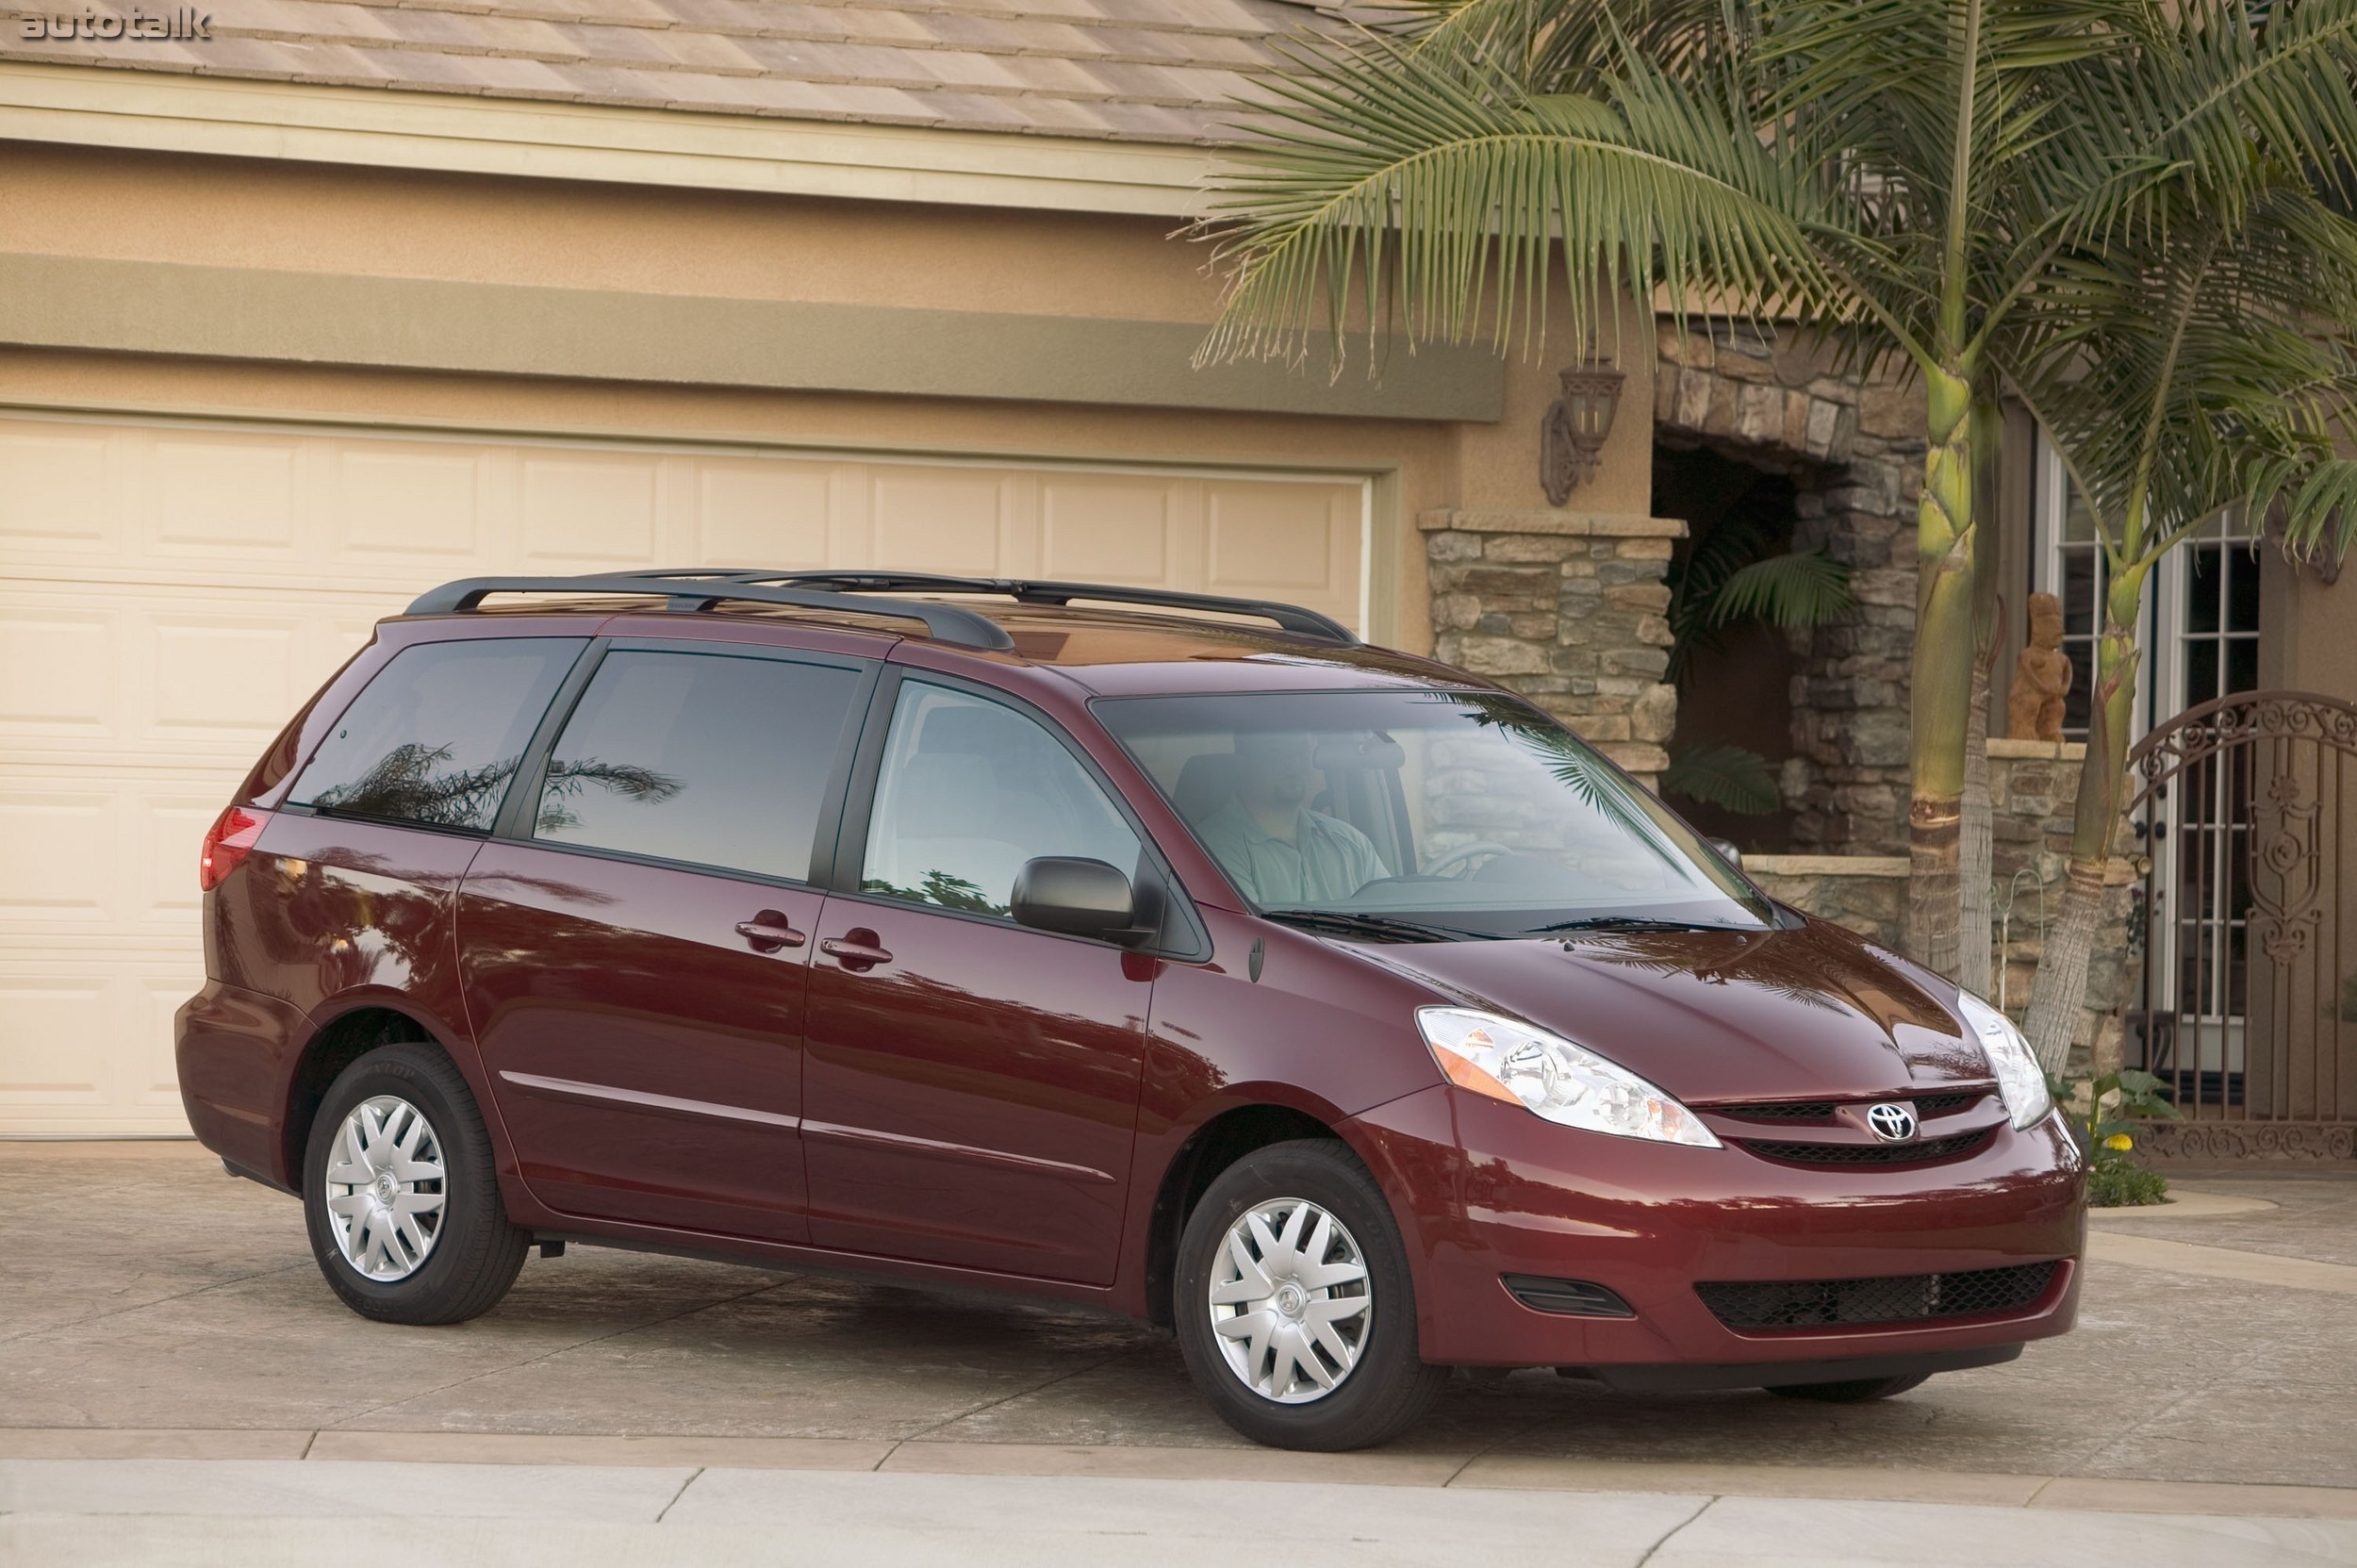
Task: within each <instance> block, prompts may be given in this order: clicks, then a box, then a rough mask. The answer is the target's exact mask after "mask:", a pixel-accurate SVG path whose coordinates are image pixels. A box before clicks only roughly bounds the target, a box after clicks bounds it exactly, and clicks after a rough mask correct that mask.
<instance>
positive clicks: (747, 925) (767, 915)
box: [736, 909, 810, 953]
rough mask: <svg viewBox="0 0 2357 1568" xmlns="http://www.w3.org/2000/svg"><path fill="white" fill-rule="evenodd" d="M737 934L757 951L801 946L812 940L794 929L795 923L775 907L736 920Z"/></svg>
mask: <svg viewBox="0 0 2357 1568" xmlns="http://www.w3.org/2000/svg"><path fill="white" fill-rule="evenodd" d="M736 934H737V935H739V936H741V937H743V938H744V939H745V945H746V946H747V947H749V948H750V949H753V951H755V952H757V953H773V952H776V951H777V950H778V949H780V948H799V947H800V946H801V945H802V944H803V943H805V942H807V941H809V940H810V938H809V937H808V936H806V935H804V934H803V933H800V932H799V931H796V930H795V929H794V923H793V922H792V921H791V920H788V919H787V918H786V917H785V916H783V915H781V914H779V913H778V912H777V911H776V910H774V909H765V910H763V911H762V912H761V913H760V914H758V915H756V916H753V917H752V918H751V919H750V920H739V921H737V922H736Z"/></svg>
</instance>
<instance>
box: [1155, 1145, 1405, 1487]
mask: <svg viewBox="0 0 2357 1568" xmlns="http://www.w3.org/2000/svg"><path fill="white" fill-rule="evenodd" d="M1176 1288H1177V1292H1178V1299H1177V1301H1176V1302H1175V1303H1174V1306H1175V1308H1176V1312H1175V1315H1176V1317H1177V1320H1178V1343H1179V1347H1180V1349H1181V1350H1182V1351H1183V1352H1184V1353H1185V1356H1186V1360H1187V1370H1188V1371H1189V1372H1190V1373H1192V1374H1193V1375H1194V1378H1195V1387H1196V1388H1198V1389H1200V1390H1201V1391H1202V1393H1203V1396H1204V1398H1205V1399H1206V1400H1207V1401H1209V1402H1210V1404H1211V1408H1212V1410H1214V1411H1217V1412H1218V1413H1219V1416H1220V1418H1221V1419H1222V1420H1224V1421H1226V1422H1227V1423H1228V1425H1229V1426H1230V1427H1233V1428H1235V1429H1236V1430H1238V1431H1239V1432H1242V1433H1243V1434H1244V1436H1246V1437H1248V1438H1251V1439H1253V1440H1254V1441H1255V1442H1258V1443H1265V1444H1270V1445H1271V1446H1273V1447H1278V1448H1309V1449H1319V1450H1327V1451H1333V1450H1340V1449H1346V1448H1364V1447H1369V1446H1371V1445H1373V1444H1378V1443H1384V1442H1387V1441H1389V1440H1390V1439H1392V1438H1393V1437H1396V1436H1398V1435H1399V1433H1401V1432H1402V1431H1404V1430H1406V1429H1407V1428H1409V1426H1410V1425H1412V1424H1413V1423H1414V1422H1415V1421H1416V1420H1417V1418H1418V1417H1420V1416H1422V1415H1423V1414H1424V1412H1425V1411H1426V1410H1428V1409H1430V1408H1431V1404H1432V1401H1433V1399H1434V1398H1435V1397H1437V1396H1438V1395H1439V1394H1440V1391H1441V1387H1442V1384H1443V1383H1444V1382H1446V1380H1447V1378H1448V1371H1447V1369H1446V1368H1445V1367H1433V1366H1426V1365H1425V1364H1424V1363H1423V1362H1421V1361H1419V1360H1417V1358H1416V1298H1415V1288H1414V1286H1413V1284H1412V1283H1411V1282H1410V1281H1409V1274H1408V1254H1407V1249H1406V1248H1405V1247H1404V1246H1402V1245H1401V1244H1400V1239H1399V1231H1398V1230H1397V1228H1396V1227H1395V1226H1393V1223H1392V1215H1391V1206H1390V1205H1389V1204H1388V1203H1387V1202H1385V1201H1384V1198H1383V1194H1382V1191H1381V1190H1380V1189H1379V1188H1377V1187H1376V1184H1375V1179H1374V1178H1373V1177H1372V1176H1370V1175H1368V1174H1367V1170H1366V1167H1365V1166H1363V1165H1361V1164H1360V1163H1359V1162H1358V1160H1356V1159H1355V1158H1353V1157H1352V1155H1351V1153H1350V1151H1349V1150H1348V1149H1347V1148H1345V1147H1343V1145H1342V1144H1340V1143H1336V1142H1332V1141H1329V1140H1326V1139H1304V1140H1300V1141H1297V1142H1293V1143H1283V1144H1273V1145H1271V1146H1269V1147H1266V1148H1262V1149H1257V1150H1255V1151H1254V1152H1252V1153H1250V1154H1247V1155H1245V1156H1244V1158H1243V1159H1242V1160H1239V1161H1238V1162H1237V1163H1236V1164H1233V1165H1230V1166H1229V1167H1228V1169H1227V1170H1225V1171H1223V1172H1221V1173H1220V1175H1219V1178H1218V1180H1214V1181H1213V1182H1212V1183H1211V1190H1210V1191H1208V1192H1206V1193H1205V1194H1204V1195H1203V1200H1202V1201H1201V1202H1200V1203H1198V1204H1197V1205H1196V1206H1195V1212H1194V1213H1192V1214H1190V1215H1189V1216H1188V1218H1187V1228H1186V1233H1185V1235H1184V1236H1183V1237H1182V1238H1181V1240H1180V1242H1179V1246H1178V1280H1177V1285H1176Z"/></svg>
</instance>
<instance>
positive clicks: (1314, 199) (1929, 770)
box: [1204, 0, 2357, 974]
mask: <svg viewBox="0 0 2357 1568" xmlns="http://www.w3.org/2000/svg"><path fill="white" fill-rule="evenodd" d="M1407 14H1408V15H1409V21H1408V22H1407V23H1405V24H1404V25H1401V26H1399V27H1397V28H1396V29H1393V30H1390V31H1362V32H1360V33H1357V34H1353V35H1350V36H1345V37H1338V38H1328V39H1326V40H1323V41H1310V42H1306V43H1304V44H1302V45H1301V46H1300V47H1299V51H1298V55H1297V58H1296V59H1295V62H1294V63H1295V65H1296V67H1297V69H1296V71H1295V72H1294V73H1293V74H1288V75H1286V76H1285V77H1283V78H1281V79H1279V80H1277V81H1276V82H1274V83H1272V84H1271V85H1272V88H1273V91H1274V92H1275V94H1276V104H1275V107H1274V109H1273V111H1272V117H1271V119H1270V120H1269V121H1268V122H1267V123H1266V129H1265V134H1264V136H1263V137H1262V139H1261V140H1259V141H1258V142H1257V143H1255V144H1253V145H1250V146H1248V147H1247V148H1245V149H1244V151H1242V152H1241V153H1239V154H1238V155H1237V156H1236V157H1235V158H1234V159H1233V160H1232V161H1231V162H1230V163H1229V164H1228V165H1227V166H1226V167H1225V168H1224V169H1223V171H1222V172H1221V173H1218V174H1217V175H1215V176H1214V179H1213V182H1212V184H1213V193H1212V198H1211V206H1210V208H1209V214H1210V215H1209V217H1208V218H1207V219H1206V232H1207V233H1209V234H1210V235H1211V236H1213V237H1214V238H1215V239H1216V240H1217V242H1218V246H1219V255H1220V256H1221V257H1222V258H1223V260H1224V262H1225V264H1226V265H1227V266H1228V268H1229V272H1230V276H1229V291H1228V298H1227V303H1226V308H1225V311H1224V313H1223V315H1222V318H1221V321H1220V322H1219V324H1218V325H1217V326H1216V327H1215V328H1214V330H1213V333H1212V335H1211V339H1210V340H1209V341H1208V342H1207V344H1206V345H1205V350H1204V352H1205V355H1206V356H1207V357H1222V356H1235V355H1260V356H1268V357H1277V358H1292V359H1298V358H1300V357H1302V356H1304V355H1306V354H1307V353H1308V352H1309V349H1310V344H1311V343H1312V342H1313V341H1315V340H1316V339H1317V338H1318V335H1319V334H1320V333H1321V332H1324V333H1327V334H1330V335H1331V336H1330V338H1329V339H1328V341H1330V343H1331V344H1332V345H1333V352H1335V353H1336V354H1337V355H1339V354H1340V353H1342V352H1343V344H1344V343H1345V341H1346V340H1347V338H1348V337H1349V336H1351V335H1355V334H1357V333H1360V332H1363V333H1365V334H1366V335H1367V337H1368V340H1369V344H1370V348H1372V345H1373V343H1374V341H1375V340H1376V338H1377V337H1378V336H1379V335H1380V334H1383V333H1385V332H1397V333H1401V334H1404V335H1405V336H1406V337H1407V338H1408V339H1409V341H1410V342H1411V343H1413V342H1415V341H1418V340H1428V339H1445V340H1463V339H1466V338H1475V337H1487V338H1490V339H1492V340H1493V341H1495V342H1497V343H1498V344H1500V345H1501V346H1502V347H1503V346H1506V345H1509V344H1512V343H1515V342H1517V341H1520V342H1522V343H1523V344H1524V345H1525V347H1527V346H1528V345H1529V344H1530V341H1531V338H1532V336H1533V334H1534V333H1537V332H1541V331H1543V329H1544V319H1543V313H1544V310H1545V307H1546V300H1547V297H1548V293H1549V290H1550V288H1551V287H1552V284H1553V282H1554V280H1555V279H1556V277H1557V276H1558V272H1559V276H1560V279H1561V282H1562V284H1563V286H1564V288H1565V289H1566V297H1567V299H1568V306H1567V307H1565V308H1567V309H1568V314H1569V316H1570V321H1569V322H1568V326H1569V329H1570V336H1571V337H1572V338H1573V339H1574V341H1575V342H1579V343H1583V344H1584V343H1590V342H1595V343H1599V344H1601V343H1602V342H1603V341H1604V335H1605V334H1606V333H1607V332H1608V331H1610V330H1613V329H1612V328H1609V327H1607V325H1606V323H1607V322H1618V321H1619V319H1620V316H1619V305H1617V303H1616V302H1617V301H1620V300H1623V299H1624V298H1626V297H1627V296H1629V295H1630V294H1632V293H1633V294H1634V296H1635V297H1636V298H1637V299H1638V300H1640V301H1644V300H1650V299H1653V298H1655V297H1656V292H1658V293H1660V294H1662V295H1665V296H1666V300H1667V304H1668V306H1669V308H1670V310H1671V313H1672V314H1673V316H1676V317H1679V318H1681V319H1682V318H1684V316H1685V315H1686V314H1687V313H1688V312H1689V310H1693V309H1696V308H1702V307H1707V308H1709V309H1714V310H1724V311H1729V312H1732V313H1735V314H1738V315H1741V316H1746V317H1749V318H1752V319H1754V320H1755V321H1765V320H1767V319H1770V318H1782V317H1796V318H1798V319H1801V320H1803V321H1804V322H1808V323H1809V324H1810V325H1811V326H1812V327H1813V328H1814V329H1815V330H1817V331H1820V332H1822V333H1824V334H1826V335H1827V336H1828V337H1830V338H1833V339H1834V340H1835V341H1836V342H1838V344H1840V345H1841V346H1842V347H1843V348H1844V349H1845V350H1846V351H1847V352H1848V353H1849V354H1850V355H1853V356H1854V362H1855V363H1860V364H1865V365H1869V366H1874V367H1877V368H1879V367H1884V366H1887V365H1892V364H1896V365H1898V366H1901V367H1904V369H1905V370H1907V371H1911V372H1912V373H1913V374H1915V375H1918V376H1920V378H1921V379H1922V381H1923V383H1924V387H1925V392H1926V403H1927V407H1928V414H1929V421H1928V424H1929V428H1928V436H1929V446H1928V450H1927V454H1926V456H1925V460H1924V476H1923V494H1922V500H1921V503H1920V507H1919V510H1918V514H1917V524H1916V552H1917V561H1918V569H1919V579H1920V582H1919V591H1918V599H1917V616H1916V650H1915V662H1914V668H1913V675H1912V679H1911V682H1910V687H1909V693H1910V694H1909V703H1910V708H1911V714H1910V718H1911V722H1912V737H1911V759H1910V761H1911V767H1912V774H1913V783H1912V799H1911V801H1910V804H1909V839H1910V843H1909V851H1910V856H1911V858H1912V861H1913V865H1914V873H1913V877H1912V880H1911V889H1910V897H1909V900H1908V938H1907V942H1908V948H1909V950H1910V952H1911V953H1912V955H1913V956H1915V957H1916V958H1918V959H1919V960H1920V961H1922V962H1924V963H1926V964H1928V965H1930V966H1932V967H1934V968H1936V969H1938V970H1939V971H1941V972H1942V973H1947V974H1953V973H1954V972H1955V971H1956V967H1957V962H1958V910H1959V907H1960V899H1959V887H1958V856H1959V842H1958V837H1959V834H1958V823H1959V816H1960V801H1961V797H1962V794H1963V788H1964V781H1965V755H1966V730H1967V711H1968V708H1969V707H1970V691H1971V685H1972V665H1973V652H1974V640H1975V639H1974V635H1973V633H1974V626H1973V620H1974V617H1973V613H1972V610H1973V560H1974V555H1975V546H1976V533H1977V531H1976V529H1975V527H1974V516H1975V514H1974V509H1973V504H1972V467H1973V465H1972V454H1971V441H1972V426H1973V422H1974V421H1972V420H1971V418H1970V408H1971V404H1972V402H1973V395H1974V393H1975V390H1976V389H1978V390H1981V391H1984V392H1986V390H1988V389H1989V388H1992V387H1994V386H1995V385H1996V382H1997V379H1998V378H1999V377H2000V376H2001V375H2003V374H2006V373H2009V372H2010V371H2012V370H2013V369H2014V368H2015V367H2016V364H2017V361H2018V354H2019V351H2018V347H2017V344H2018V339H2019V333H2018V332H2017V324H2016V319H2017V317H2018V316H2019V314H2020V313H2021V312H2022V311H2023V310H2024V309H2025V307H2026V305H2028V304H2030V303H2032V302H2035V301H2036V299H2037V298H2038V297H2039V295H2040V294H2041V292H2042V291H2043V290H2044V289H2047V288H2049V287H2050V286H2052V285H2053V284H2054V283H2056V282H2057V281H2058V280H2061V279H2064V278H2066V277H2067V272H2066V269H2067V267H2068V265H2069V262H2070V259H2071V258H2074V257H2077V256H2084V255H2087V254H2096V255H2101V254H2102V252H2103V250H2104V248H2105V247H2106V246H2107V245H2109V244H2110V243H2112V242H2113V241H2114V240H2116V239H2118V238H2119V237H2120V236H2122V235H2123V234H2126V233H2128V232H2130V231H2132V230H2134V229H2136V227H2137V226H2138V225H2139V224H2141V223H2149V222H2150V221H2151V217H2152V215H2153V214H2154V213H2155V212H2156V211H2157V209H2158V206H2157V204H2161V203H2163V202H2165V201H2166V200H2167V199H2168V196H2169V193H2170V192H2172V191H2174V192H2183V193H2185V195H2186V196H2187V198H2188V199H2191V200H2196V201H2213V202H2217V203H2220V204H2224V205H2226V206H2230V207H2231V206H2234V205H2235V204H2236V202H2237V201H2238V200H2239V198H2238V196H2237V194H2236V193H2237V191H2238V190H2240V189H2241V188H2242V186H2243V185H2244V184H2245V183H2246V182H2247V181H2248V180H2249V179H2250V176H2251V169H2250V160H2249V158H2248V157H2245V156H2244V154H2245V151H2246V149H2248V148H2250V147H2252V146H2254V145H2255V146H2256V147H2257V148H2258V149H2259V150H2260V151H2262V152H2263V153H2265V154H2266V155H2267V156H2268V157H2272V158H2274V159H2276V160H2277V161H2278V162H2280V163H2281V164H2282V165H2283V166H2285V167H2292V168H2312V169H2326V168H2333V167H2336V163H2335V159H2336V158H2337V157H2339V155H2340V152H2341V150H2342V149H2345V148H2348V147H2350V146H2357V91H2352V81H2353V80H2357V0H2301V4H2299V6H2298V7H2296V8H2293V7H2278V8H2273V9H2272V10H2271V11H2268V12H2266V17H2267V20H2266V25H2264V26H2257V27H2254V25H2252V15H2253V13H2252V11H2251V9H2250V8H2248V7H2247V5H2246V3H2245V0H2170V3H2168V4H2161V3H2159V0H1426V3H1425V4H1423V5H1421V6H1419V7H1417V8H1413V9H1411V10H1410V11H1409V12H1408V13H1407ZM1336 369H1337V371H1338V372H1339V370H1340V364H1339V362H1338V363H1337V366H1336ZM1983 939H1984V938H1983V936H1982V935H1980V934H1979V933H1976V934H1975V937H1974V940H1976V941H1979V940H1983Z"/></svg>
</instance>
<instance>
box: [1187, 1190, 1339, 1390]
mask: <svg viewBox="0 0 2357 1568" xmlns="http://www.w3.org/2000/svg"><path fill="white" fill-rule="evenodd" d="M1374 1327H1375V1296H1374V1295H1373V1294H1372V1292H1371V1291H1370V1288H1369V1285H1368V1280H1367V1264H1366V1260H1365V1258H1364V1257H1362V1256H1361V1255H1360V1251H1359V1241H1358V1238H1357V1237H1355V1236H1353V1235H1352V1234H1351V1233H1350V1231H1349V1230H1348V1229H1347V1228H1345V1227H1344V1226H1343V1222H1342V1221H1341V1220H1338V1219H1336V1218H1335V1217H1334V1216H1333V1215H1332V1214H1329V1213H1327V1212H1326V1211H1325V1210H1323V1209H1321V1208H1319V1207H1318V1206H1317V1205H1316V1204H1314V1203H1311V1202H1310V1201H1309V1200H1308V1199H1307V1198H1300V1197H1280V1198H1276V1199H1274V1200H1272V1201H1270V1202H1267V1203H1262V1204H1259V1205H1257V1206H1255V1207H1253V1208H1251V1209H1247V1210H1246V1211H1244V1213H1243V1214H1242V1215H1241V1216H1239V1217H1238V1218H1237V1220H1236V1223H1235V1224H1233V1225H1231V1226H1229V1227H1228V1237H1227V1240H1226V1242H1225V1243H1224V1244H1223V1245H1222V1246H1221V1247H1220V1255H1219V1261H1218V1263H1215V1264H1214V1265H1213V1266H1212V1269H1211V1332H1212V1333H1213V1334H1214V1335H1215V1336H1216V1337H1217V1338H1218V1341H1219V1348H1220V1353H1221V1354H1222V1355H1224V1356H1226V1357H1227V1358H1228V1370H1229V1371H1230V1372H1233V1373H1234V1374H1235V1375H1236V1376H1237V1378H1240V1379H1241V1380H1242V1381H1243V1383H1244V1387H1246V1388H1248V1389H1250V1390H1251V1391H1252V1392H1253V1393H1255V1394H1257V1395H1261V1397H1262V1398H1263V1399H1274V1400H1276V1401H1277V1403H1278V1404H1280V1405H1306V1404H1308V1403H1310V1401H1311V1400H1313V1399H1323V1398H1325V1397H1326V1396H1327V1395H1329V1394H1331V1393H1333V1392H1334V1391H1335V1390H1336V1389H1337V1388H1339V1387H1341V1386H1342V1381H1343V1378H1347V1377H1349V1376H1350V1369H1351V1368H1352V1367H1354V1366H1357V1365H1358V1364H1359V1357H1360V1352H1362V1351H1364V1350H1365V1349H1366V1346H1367V1335H1368V1333H1369V1332H1370V1331H1371V1330H1372V1329H1374Z"/></svg>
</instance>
